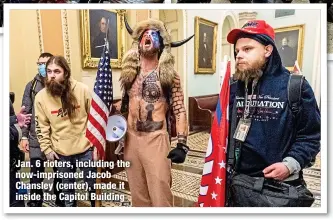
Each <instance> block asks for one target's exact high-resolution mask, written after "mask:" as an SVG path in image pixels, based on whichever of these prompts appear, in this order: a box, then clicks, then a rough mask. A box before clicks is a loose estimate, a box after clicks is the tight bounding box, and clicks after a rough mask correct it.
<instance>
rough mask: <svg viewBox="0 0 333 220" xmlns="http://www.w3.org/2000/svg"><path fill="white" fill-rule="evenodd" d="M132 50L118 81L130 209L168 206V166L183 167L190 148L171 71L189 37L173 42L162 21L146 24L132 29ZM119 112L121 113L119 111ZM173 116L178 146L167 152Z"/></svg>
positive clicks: (175, 78) (176, 79)
mask: <svg viewBox="0 0 333 220" xmlns="http://www.w3.org/2000/svg"><path fill="white" fill-rule="evenodd" d="M125 24H126V28H127V30H128V32H129V33H130V34H131V36H132V38H133V44H132V48H131V49H130V50H129V51H128V52H127V54H125V56H124V59H123V66H122V72H121V76H120V82H121V87H122V90H123V98H122V103H121V112H122V113H123V114H126V113H128V118H127V124H128V132H127V134H126V140H125V144H124V159H125V160H127V161H130V162H131V167H130V168H127V169H126V172H127V176H128V182H129V187H130V191H131V196H132V205H133V206H146V207H150V206H153V207H161V206H164V207H165V206H172V193H171V163H172V162H173V163H183V162H184V161H185V157H186V154H187V152H188V150H189V148H188V147H187V146H186V140H187V134H188V131H187V128H188V126H187V120H186V111H185V107H184V96H183V92H182V88H181V85H180V78H179V75H178V74H177V73H176V71H175V69H174V56H173V55H172V54H171V47H178V46H181V45H182V44H184V43H186V42H187V41H189V40H190V39H191V38H192V37H193V36H191V37H189V38H188V39H185V40H183V41H179V42H171V36H170V34H169V33H168V32H167V30H166V28H165V26H164V24H163V22H161V21H159V20H154V19H149V20H146V21H142V22H140V23H138V24H137V26H136V27H135V28H134V29H133V30H132V29H131V28H130V26H129V25H128V23H127V20H126V19H125ZM118 110H119V109H118ZM171 116H174V117H175V124H176V131H177V137H178V143H177V146H176V148H174V149H173V150H171V151H170V149H171V148H170V136H169V135H171V125H172V120H171V119H170V118H171Z"/></svg>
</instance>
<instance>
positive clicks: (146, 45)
mask: <svg viewBox="0 0 333 220" xmlns="http://www.w3.org/2000/svg"><path fill="white" fill-rule="evenodd" d="M160 46H161V44H160V39H159V33H158V31H156V30H150V29H149V30H146V31H145V32H144V33H143V35H142V39H141V41H140V47H141V48H142V49H143V50H150V49H153V50H158V49H159V48H160Z"/></svg>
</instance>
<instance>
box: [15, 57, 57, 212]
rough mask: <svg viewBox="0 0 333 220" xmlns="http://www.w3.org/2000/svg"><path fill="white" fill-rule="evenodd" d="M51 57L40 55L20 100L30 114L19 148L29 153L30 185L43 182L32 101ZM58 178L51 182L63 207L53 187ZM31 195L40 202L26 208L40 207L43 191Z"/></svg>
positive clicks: (41, 84)
mask: <svg viewBox="0 0 333 220" xmlns="http://www.w3.org/2000/svg"><path fill="white" fill-rule="evenodd" d="M52 56H53V55H52V54H50V53H42V54H41V55H40V56H39V58H38V61H37V67H38V73H37V74H36V76H35V77H34V78H33V80H31V81H30V82H28V83H27V85H26V87H25V90H24V95H23V98H22V106H25V112H26V113H28V114H32V120H31V123H30V124H28V126H27V127H26V128H25V127H24V128H22V141H21V146H22V148H23V150H24V151H25V152H29V157H30V164H31V165H32V166H31V172H32V173H33V174H34V175H33V177H32V178H31V179H30V183H32V184H40V183H42V182H43V178H40V177H38V176H37V173H38V172H39V173H42V172H44V171H45V167H44V160H45V155H44V154H43V153H42V152H41V150H40V146H39V143H38V140H37V135H36V132H35V119H34V115H35V109H34V108H33V107H34V100H35V96H36V94H37V93H38V92H39V91H40V90H42V89H43V88H44V87H45V84H44V79H45V77H46V68H45V65H46V62H47V61H48V60H49V59H50V57H52ZM53 171H54V172H57V168H56V167H54V168H53ZM60 181H61V180H60V179H59V178H55V179H54V181H53V183H54V184H53V191H54V194H55V195H56V197H57V199H56V202H55V203H56V205H57V206H61V207H62V206H63V202H62V201H60V200H59V193H60V191H59V190H58V189H57V188H56V187H55V186H56V184H57V182H60ZM31 193H32V194H33V193H35V194H38V195H40V198H41V199H40V200H37V201H34V200H31V201H29V202H28V206H30V207H41V206H42V204H43V189H32V190H31Z"/></svg>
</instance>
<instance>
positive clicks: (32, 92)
mask: <svg viewBox="0 0 333 220" xmlns="http://www.w3.org/2000/svg"><path fill="white" fill-rule="evenodd" d="M36 86H37V79H36V78H34V79H33V80H32V81H31V87H30V98H31V100H32V102H34V101H35V96H36V94H37V92H36Z"/></svg>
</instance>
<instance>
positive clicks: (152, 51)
mask: <svg viewBox="0 0 333 220" xmlns="http://www.w3.org/2000/svg"><path fill="white" fill-rule="evenodd" d="M140 51H141V55H142V56H143V57H148V58H149V57H154V56H155V55H156V54H157V53H158V51H159V49H158V48H155V47H151V48H150V49H145V48H142V47H141V48H140Z"/></svg>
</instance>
